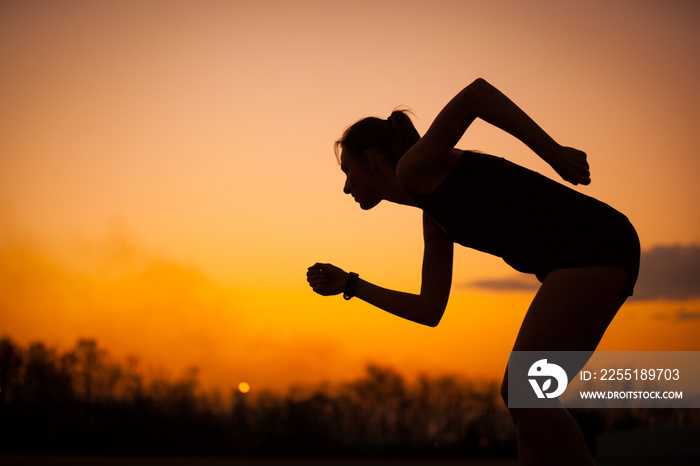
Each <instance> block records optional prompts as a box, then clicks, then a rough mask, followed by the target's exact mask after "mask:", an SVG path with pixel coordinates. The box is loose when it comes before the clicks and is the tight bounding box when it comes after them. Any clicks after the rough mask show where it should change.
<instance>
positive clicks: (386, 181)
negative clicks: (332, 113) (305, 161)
mask: <svg viewBox="0 0 700 466" xmlns="http://www.w3.org/2000/svg"><path fill="white" fill-rule="evenodd" d="M418 139H420V135H419V134H418V131H416V128H415V127H414V126H413V123H412V122H411V119H410V118H409V117H408V115H407V114H406V112H405V111H403V110H394V111H393V112H392V113H391V116H389V118H387V119H386V120H382V119H380V118H375V117H368V118H364V119H362V120H360V121H358V122H357V123H355V124H353V125H352V126H350V127H349V128H348V129H346V130H345V132H344V133H343V136H342V137H341V138H340V139H338V140H337V141H336V143H335V154H336V158H337V159H338V163H340V167H341V169H342V170H343V172H344V173H345V175H346V176H347V179H346V182H345V187H344V188H343V191H344V192H345V193H346V194H352V196H353V197H354V198H355V200H356V201H357V202H359V203H360V206H361V207H362V208H363V209H371V208H372V207H374V206H375V205H377V204H378V203H379V202H380V201H381V200H382V199H387V198H388V193H389V191H390V190H391V189H393V188H395V185H396V175H395V173H396V165H397V163H398V162H399V160H400V159H401V157H402V156H403V155H404V154H405V153H406V151H408V149H409V148H410V147H411V146H412V145H413V144H415V143H416V142H417V141H418Z"/></svg>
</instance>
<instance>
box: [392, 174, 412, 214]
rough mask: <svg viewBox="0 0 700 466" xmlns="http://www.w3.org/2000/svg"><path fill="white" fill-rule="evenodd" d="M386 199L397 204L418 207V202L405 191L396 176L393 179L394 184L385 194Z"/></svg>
mask: <svg viewBox="0 0 700 466" xmlns="http://www.w3.org/2000/svg"><path fill="white" fill-rule="evenodd" d="M384 199H385V200H387V201H389V202H394V203H396V204H401V205H407V206H412V207H418V204H417V203H416V200H415V199H414V198H413V196H412V195H411V194H410V193H409V192H408V191H406V190H405V189H404V187H403V186H402V185H401V183H399V180H398V179H396V176H395V175H394V176H393V177H392V182H391V183H390V185H389V186H388V189H387V191H386V192H385V194H384Z"/></svg>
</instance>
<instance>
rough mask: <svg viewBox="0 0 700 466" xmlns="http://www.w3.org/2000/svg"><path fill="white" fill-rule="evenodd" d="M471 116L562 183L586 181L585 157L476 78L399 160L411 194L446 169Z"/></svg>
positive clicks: (430, 186) (428, 188) (427, 189)
mask: <svg viewBox="0 0 700 466" xmlns="http://www.w3.org/2000/svg"><path fill="white" fill-rule="evenodd" d="M476 118H481V119H482V120H484V121H486V122H487V123H490V124H492V125H494V126H496V127H498V128H500V129H502V130H504V131H505V132H507V133H509V134H511V135H512V136H514V137H516V138H517V139H519V140H520V141H522V142H523V143H524V144H525V145H527V146H528V147H529V148H530V149H532V150H533V152H535V153H536V154H537V155H539V156H540V157H542V159H543V160H545V161H546V162H547V163H549V164H550V165H552V167H553V168H554V169H555V170H556V171H557V173H559V174H560V175H561V176H562V177H563V178H564V179H565V180H566V181H569V182H571V183H573V184H578V183H582V184H588V183H589V182H590V177H589V172H588V164H587V162H586V155H585V154H584V153H583V152H581V151H577V150H575V149H569V148H564V147H562V146H560V145H559V144H557V143H556V141H554V139H552V138H551V137H550V136H549V135H548V134H547V133H546V132H545V131H544V130H543V129H542V128H540V127H539V126H538V125H537V123H535V122H534V121H533V120H532V118H530V117H529V116H528V115H527V114H526V113H525V112H524V111H522V110H521V109H520V107H518V106H517V105H515V103H513V101H511V100H510V99H509V98H508V97H506V96H505V95H504V94H503V93H502V92H501V91H499V90H498V89H496V88H495V87H493V86H492V85H491V84H489V83H488V82H486V81H485V80H484V79H482V78H479V79H477V80H475V81H474V82H472V83H471V84H470V85H468V86H467V87H465V88H464V89H463V90H462V91H461V92H460V93H459V94H457V95H456V96H455V97H454V98H453V99H452V100H451V101H450V102H449V103H448V104H447V105H446V106H445V107H444V108H443V109H442V111H441V112H440V113H439V114H438V116H437V117H436V118H435V121H433V123H432V125H431V126H430V128H429V129H428V131H427V132H426V133H425V135H424V136H423V137H422V138H421V139H420V140H419V141H418V142H417V143H416V144H414V145H413V147H411V148H410V149H409V150H408V152H406V154H405V155H404V156H403V157H402V158H401V160H400V161H399V164H398V166H397V172H396V173H397V176H398V178H399V180H400V181H401V183H402V184H403V185H404V186H405V187H406V188H407V189H409V190H410V191H413V192H416V193H418V194H425V193H427V192H430V191H432V190H433V189H435V188H436V187H437V186H435V184H436V180H441V179H442V178H443V177H444V170H446V169H448V168H449V162H448V161H449V154H450V151H451V150H452V149H453V148H454V147H455V145H456V144H457V142H458V141H459V140H460V138H461V137H462V135H464V132H465V131H466V130H467V128H468V127H469V125H471V124H472V122H473V121H474V120H475V119H476Z"/></svg>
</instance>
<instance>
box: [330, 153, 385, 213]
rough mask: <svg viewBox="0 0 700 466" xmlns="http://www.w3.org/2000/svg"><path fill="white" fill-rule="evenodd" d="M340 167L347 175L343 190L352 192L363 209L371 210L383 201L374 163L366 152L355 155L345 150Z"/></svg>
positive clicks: (347, 192) (341, 156) (346, 192)
mask: <svg viewBox="0 0 700 466" xmlns="http://www.w3.org/2000/svg"><path fill="white" fill-rule="evenodd" d="M340 169H341V170H343V173H345V176H346V178H345V187H344V188H343V192H344V193H345V194H351V195H352V197H353V198H354V199H355V202H358V203H359V204H360V207H361V208H362V209H363V210H369V209H371V208H372V207H374V206H376V205H377V204H379V203H380V202H381V200H382V197H381V195H380V194H379V192H378V189H377V187H378V184H379V183H378V182H377V179H376V178H377V174H376V170H373V163H372V161H371V160H370V158H369V157H367V156H366V154H363V155H361V156H359V157H353V156H350V155H348V154H347V152H346V151H344V150H343V151H342V152H341V154H340Z"/></svg>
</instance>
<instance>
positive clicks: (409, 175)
mask: <svg viewBox="0 0 700 466" xmlns="http://www.w3.org/2000/svg"><path fill="white" fill-rule="evenodd" d="M463 153H464V151H462V150H459V149H452V150H451V151H450V153H449V154H448V156H447V157H441V158H437V157H436V159H438V160H432V161H431V160H429V159H430V155H429V154H428V155H426V156H425V157H424V158H423V160H412V159H411V157H410V155H409V154H407V155H409V157H408V158H406V159H405V160H404V158H403V157H402V159H401V160H400V161H399V165H398V166H397V170H396V176H397V178H398V179H399V182H400V183H401V185H402V186H403V187H404V189H406V190H407V191H409V192H411V193H414V194H418V195H426V194H430V193H431V192H433V191H435V190H436V189H437V188H438V187H439V186H440V185H441V184H442V183H443V182H444V181H445V179H447V177H448V176H449V175H450V173H451V172H452V170H453V169H454V167H455V165H457V162H459V160H460V158H461V157H462V154H463ZM404 157H406V156H404Z"/></svg>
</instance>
